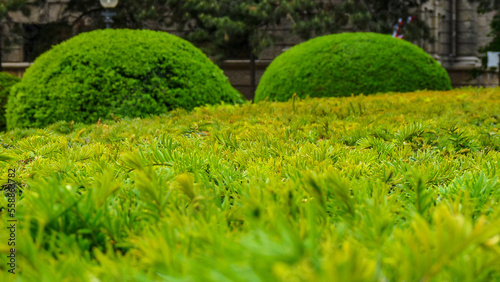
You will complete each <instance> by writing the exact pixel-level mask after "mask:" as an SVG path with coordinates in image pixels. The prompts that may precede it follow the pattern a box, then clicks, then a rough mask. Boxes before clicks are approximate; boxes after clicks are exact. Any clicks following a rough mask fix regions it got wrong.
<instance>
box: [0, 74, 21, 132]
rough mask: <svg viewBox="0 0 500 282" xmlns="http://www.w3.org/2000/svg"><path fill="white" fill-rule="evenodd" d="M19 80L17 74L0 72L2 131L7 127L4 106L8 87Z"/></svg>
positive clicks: (8, 90) (0, 127)
mask: <svg viewBox="0 0 500 282" xmlns="http://www.w3.org/2000/svg"><path fill="white" fill-rule="evenodd" d="M19 80H20V79H19V78H18V77H17V76H13V75H10V74H8V73H5V72H0V131H4V130H5V129H6V128H7V121H6V118H5V107H6V106H7V101H8V99H9V93H10V88H11V87H12V85H14V84H16V83H18V82H19Z"/></svg>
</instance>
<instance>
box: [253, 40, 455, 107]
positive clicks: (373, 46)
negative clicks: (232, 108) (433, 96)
mask: <svg viewBox="0 0 500 282" xmlns="http://www.w3.org/2000/svg"><path fill="white" fill-rule="evenodd" d="M421 89H429V90H449V89H451V82H450V78H449V77H448V74H447V72H446V70H445V69H444V68H443V67H441V65H440V64H439V63H438V62H437V61H436V60H434V59H433V58H432V57H431V56H430V55H428V54H427V53H425V51H423V50H422V49H420V48H419V47H417V46H415V45H413V44H411V43H410V42H407V41H404V40H401V39H397V38H393V37H392V36H390V35H382V34H376V33H362V32H359V33H341V34H333V35H327V36H322V37H318V38H315V39H312V40H309V41H307V42H304V43H302V44H299V45H297V46H294V47H292V48H291V49H290V50H288V51H286V52H284V53H283V54H281V55H280V56H278V57H277V58H276V59H275V60H274V61H273V62H272V63H271V65H270V66H269V67H268V68H267V70H266V71H265V73H264V75H263V76H262V78H261V80H260V83H259V86H258V88H257V91H256V94H255V101H256V102H257V101H261V100H264V99H265V98H266V97H268V99H269V100H278V101H286V100H288V99H290V98H291V97H292V96H293V94H294V93H296V94H297V96H298V97H306V96H308V95H309V96H310V97H342V96H350V95H352V94H355V95H356V94H373V93H379V92H410V91H415V90H421Z"/></svg>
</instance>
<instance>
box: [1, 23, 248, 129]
mask: <svg viewBox="0 0 500 282" xmlns="http://www.w3.org/2000/svg"><path fill="white" fill-rule="evenodd" d="M243 101H244V99H243V96H242V95H241V94H240V93H239V92H237V91H236V90H235V89H234V88H232V87H231V85H230V83H229V81H228V79H227V77H225V76H224V74H223V72H222V70H220V69H219V68H218V67H217V66H216V65H215V64H213V63H212V62H211V61H210V59H209V58H208V57H207V56H205V55H204V54H203V53H202V52H201V51H200V50H199V49H197V48H196V47H194V46H193V45H192V44H191V43H189V42H187V41H185V40H183V39H181V38H179V37H176V36H174V35H171V34H168V33H165V32H157V31H148V30H126V29H122V30H113V29H107V30H98V31H93V32H88V33H83V34H80V35H78V36H76V37H73V38H72V39H70V40H68V41H65V42H63V43H61V44H60V45H57V46H55V47H53V48H52V49H51V50H50V51H48V52H46V53H44V54H43V55H41V56H40V57H39V58H37V59H36V60H35V62H34V64H33V65H32V66H31V67H30V68H29V69H28V70H27V71H26V73H25V75H24V77H23V79H22V80H21V82H20V83H18V84H17V85H16V86H15V87H13V89H12V92H11V97H10V99H9V103H8V106H7V125H8V128H9V129H11V128H16V127H42V126H45V125H48V124H51V123H55V122H57V121H59V120H66V121H75V122H82V123H92V122H96V121H97V120H98V119H100V118H102V119H104V118H109V116H110V114H112V113H113V114H114V115H117V116H122V117H125V116H127V117H144V116H147V115H150V114H153V115H154V114H161V113H164V112H167V111H169V110H172V109H175V108H184V109H187V110H190V109H192V108H194V107H197V106H201V105H205V104H217V103H221V102H226V103H241V102H243Z"/></svg>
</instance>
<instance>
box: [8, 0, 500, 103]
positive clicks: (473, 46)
mask: <svg viewBox="0 0 500 282" xmlns="http://www.w3.org/2000/svg"><path fill="white" fill-rule="evenodd" d="M67 1H68V0H47V1H45V2H44V5H43V6H40V5H38V4H36V5H35V4H33V6H32V13H31V15H30V16H29V17H25V16H22V15H21V14H19V13H17V14H16V13H13V14H12V15H11V16H12V18H14V19H17V20H18V21H19V22H23V23H25V25H24V30H23V31H22V34H19V33H13V32H12V31H10V30H8V28H6V27H5V25H4V27H3V30H2V31H3V35H4V36H3V39H4V40H3V42H2V44H3V46H4V48H2V50H3V54H2V55H3V56H2V61H3V67H4V69H5V70H7V71H9V72H12V73H15V74H17V75H19V76H21V75H22V73H23V72H24V69H26V67H28V66H29V65H30V62H31V60H32V58H30V57H29V55H27V52H26V51H27V50H26V48H27V44H26V42H30V41H33V40H34V39H37V37H38V36H39V33H38V32H39V31H40V30H41V29H42V28H43V26H44V25H45V24H50V23H51V22H54V21H57V20H59V19H61V18H62V17H65V18H67V19H68V20H69V21H72V20H73V21H74V20H75V19H77V18H78V15H66V14H64V5H65V3H66V2H67ZM96 1H97V0H96ZM417 14H418V16H419V17H420V18H421V19H423V20H425V21H426V22H427V23H428V25H429V26H430V28H431V33H432V37H433V38H434V39H435V40H434V41H433V42H432V43H430V42H414V43H415V44H417V45H419V46H420V47H422V48H423V49H424V50H426V51H427V52H428V53H429V54H431V55H432V56H433V57H434V58H435V59H436V60H438V61H439V62H440V63H441V64H442V65H443V66H444V67H445V68H446V69H447V70H448V72H449V75H450V78H451V79H452V83H453V85H454V86H457V87H458V86H465V85H481V86H494V85H498V76H497V75H496V74H485V75H482V76H480V77H478V78H477V79H471V73H472V70H473V69H475V68H477V67H480V66H481V58H480V57H481V56H482V55H483V54H480V53H479V51H478V50H479V48H480V47H482V46H485V45H487V44H488V43H489V41H490V40H491V38H490V37H488V34H489V32H490V27H489V25H490V22H491V20H492V18H493V16H494V13H493V12H492V13H488V14H478V13H477V12H476V6H475V5H474V4H471V3H470V2H469V0H447V1H443V0H429V1H428V2H427V3H426V4H424V5H423V6H422V7H421V8H420V11H418V12H417ZM89 24H91V20H90V19H82V20H80V21H79V23H78V24H77V25H73V26H72V28H71V29H70V30H67V33H68V34H65V35H64V36H65V37H70V36H71V35H72V34H75V33H77V32H78V28H79V27H81V26H82V25H89ZM280 32H285V33H286V27H283V28H282V29H281V30H280ZM16 40H17V41H16ZM6 41H9V42H6ZM12 42H14V44H12ZM16 42H19V44H15V43H16ZM299 42H300V41H299V40H298V39H297V38H293V37H287V38H286V39H285V40H284V42H282V43H280V44H277V45H276V46H274V47H273V48H270V49H268V50H266V51H264V52H263V53H262V54H261V56H260V57H259V60H258V61H257V66H256V67H257V82H258V79H259V78H260V76H261V75H262V73H263V72H264V70H265V68H266V67H267V66H268V65H269V63H270V62H271V61H272V59H273V58H275V57H276V56H277V55H279V54H280V53H281V52H283V51H284V50H286V49H287V48H289V47H290V46H293V45H294V44H297V43H299ZM6 43H10V44H6ZM224 70H225V72H226V75H227V76H228V77H229V79H230V81H231V83H232V84H233V85H234V86H235V87H236V88H237V89H238V90H240V91H241V92H242V93H244V94H245V96H247V98H252V96H253V93H251V89H252V88H251V86H250V72H249V62H248V61H245V60H228V61H226V63H225V64H224Z"/></svg>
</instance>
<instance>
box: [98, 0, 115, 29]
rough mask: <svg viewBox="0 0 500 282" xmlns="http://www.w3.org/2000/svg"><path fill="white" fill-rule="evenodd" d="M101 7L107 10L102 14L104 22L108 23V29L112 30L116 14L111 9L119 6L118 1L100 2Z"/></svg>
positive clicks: (107, 0) (106, 0) (103, 0)
mask: <svg viewBox="0 0 500 282" xmlns="http://www.w3.org/2000/svg"><path fill="white" fill-rule="evenodd" d="M100 1H101V6H102V7H103V8H104V9H106V10H104V11H103V12H102V15H103V17H104V22H105V23H106V28H111V25H112V24H113V18H112V17H113V16H116V13H115V12H111V11H110V10H109V9H112V8H114V7H116V5H118V0H100Z"/></svg>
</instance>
